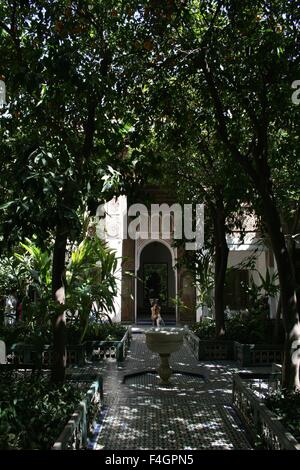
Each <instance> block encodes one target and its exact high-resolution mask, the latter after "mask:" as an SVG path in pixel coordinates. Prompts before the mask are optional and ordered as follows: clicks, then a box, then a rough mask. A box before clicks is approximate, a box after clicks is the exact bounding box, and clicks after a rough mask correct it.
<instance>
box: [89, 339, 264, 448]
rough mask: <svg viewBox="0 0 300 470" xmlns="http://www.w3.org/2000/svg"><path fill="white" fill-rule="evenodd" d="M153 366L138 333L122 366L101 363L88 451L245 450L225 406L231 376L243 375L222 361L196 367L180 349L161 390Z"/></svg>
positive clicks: (154, 357) (244, 441)
mask: <svg viewBox="0 0 300 470" xmlns="http://www.w3.org/2000/svg"><path fill="white" fill-rule="evenodd" d="M158 362H159V359H158V355H157V354H154V353H151V352H150V351H149V350H148V348H147V346H146V343H145V334H144V333H143V331H142V330H140V332H139V333H136V334H133V338H132V342H131V346H130V350H129V352H128V356H127V358H126V360H125V361H124V363H123V364H122V366H120V367H118V366H117V364H116V363H115V362H112V361H109V360H108V361H106V362H105V364H104V365H103V367H102V368H101V373H102V375H103V383H104V403H103V407H102V411H101V413H100V416H99V422H98V425H97V427H96V432H95V434H94V436H93V438H92V439H91V441H90V443H89V448H90V449H95V450H98V449H110V450H111V449H113V450H126V449H127V450H144V449H145V450H146V449H149V450H156V449H168V450H173V449H176V450H184V449H186V450H190V449H192V450H196V449H197V450H204V449H207V450H216V449H223V450H225V449H228V450H230V449H232V450H234V449H251V445H250V443H249V441H248V439H247V435H246V432H245V430H244V428H243V426H242V424H241V422H240V420H239V418H238V416H237V414H236V412H235V410H234V407H233V406H232V404H231V391H232V374H233V373H234V372H237V371H239V370H245V369H241V368H239V367H238V366H237V365H236V363H234V362H228V361H218V362H213V361H211V362H204V361H203V362H199V361H197V360H196V359H195V358H194V356H193V355H192V353H191V352H190V350H189V347H188V346H187V345H184V346H183V347H182V348H181V350H180V351H178V352H177V353H174V354H172V356H171V361H170V363H171V366H172V367H173V369H174V373H173V375H172V377H171V382H172V384H171V385H169V386H162V385H159V381H158V376H157V374H156V372H155V367H156V366H157V365H158ZM145 369H146V370H147V373H146V374H145V373H141V374H139V372H141V371H144V370H145ZM247 370H250V369H247ZM251 370H255V369H251ZM256 370H257V369H256ZM260 370H261V369H260ZM175 371H176V372H175ZM180 372H184V373H180ZM130 374H135V375H130Z"/></svg>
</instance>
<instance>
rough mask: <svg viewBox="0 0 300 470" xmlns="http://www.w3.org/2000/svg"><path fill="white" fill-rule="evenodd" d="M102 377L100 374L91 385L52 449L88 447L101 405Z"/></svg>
mask: <svg viewBox="0 0 300 470" xmlns="http://www.w3.org/2000/svg"><path fill="white" fill-rule="evenodd" d="M101 396H102V377H101V376H98V377H97V379H96V380H95V382H94V383H93V384H92V385H91V387H90V389H89V391H88V392H87V394H86V396H85V397H84V399H83V400H82V401H81V402H80V403H79V404H78V408H77V409H76V410H75V411H74V413H73V414H72V416H70V419H69V421H68V423H67V424H66V426H65V427H64V429H63V431H62V432H61V434H60V435H59V437H58V439H57V441H56V442H55V443H54V445H53V447H52V450H79V449H86V448H87V445H88V436H89V435H90V434H92V433H93V431H94V429H95V426H96V419H97V417H98V414H99V410H100V407H101Z"/></svg>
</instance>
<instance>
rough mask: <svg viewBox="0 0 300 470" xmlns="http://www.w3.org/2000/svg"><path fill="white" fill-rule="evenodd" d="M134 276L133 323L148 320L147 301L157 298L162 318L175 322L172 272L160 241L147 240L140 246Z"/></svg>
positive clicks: (148, 308)
mask: <svg viewBox="0 0 300 470" xmlns="http://www.w3.org/2000/svg"><path fill="white" fill-rule="evenodd" d="M137 277H138V280H137V322H145V323H151V319H150V315H151V311H150V308H151V302H152V301H153V300H155V299H158V301H159V304H160V305H161V315H162V317H163V319H164V321H165V322H166V323H175V322H176V311H175V304H174V302H173V301H172V300H173V299H175V295H176V293H175V272H174V269H173V267H172V256H171V253H170V250H169V249H168V248H167V247H166V246H165V245H164V244H163V243H160V242H151V243H149V244H148V245H147V246H146V247H145V248H144V249H143V251H142V253H141V257H140V269H139V270H138V273H137Z"/></svg>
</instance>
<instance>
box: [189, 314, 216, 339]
mask: <svg viewBox="0 0 300 470" xmlns="http://www.w3.org/2000/svg"><path fill="white" fill-rule="evenodd" d="M191 330H192V331H193V332H194V333H195V335H197V336H198V337H199V338H200V339H212V338H214V337H215V330H216V325H215V321H214V320H211V319H210V318H203V320H202V321H200V322H197V323H194V325H192V326H191Z"/></svg>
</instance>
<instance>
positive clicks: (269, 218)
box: [260, 188, 300, 389]
mask: <svg viewBox="0 0 300 470" xmlns="http://www.w3.org/2000/svg"><path fill="white" fill-rule="evenodd" d="M260 192H261V195H262V204H263V211H264V220H265V222H266V225H267V229H268V234H269V237H270V241H271V244H272V249H273V252H274V256H275V259H276V264H277V269H278V275H279V282H280V297H281V308H282V318H283V324H284V330H285V348H284V362H283V374H282V386H283V387H284V388H288V389H295V388H296V389H297V388H300V382H299V363H298V364H296V363H295V362H296V361H295V353H294V346H295V342H297V341H299V342H300V322H299V313H298V311H297V297H296V284H295V277H294V270H293V264H292V261H291V259H290V255H289V253H288V250H287V246H286V242H285V238H284V234H283V230H282V226H281V221H280V218H279V214H278V211H277V208H276V206H275V203H274V202H273V200H272V198H271V196H270V195H269V194H268V193H267V192H266V191H265V190H264V189H263V188H261V191H260ZM293 343H294V344H293ZM293 357H294V359H293Z"/></svg>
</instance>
